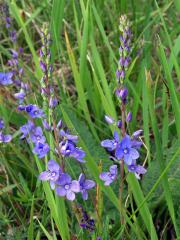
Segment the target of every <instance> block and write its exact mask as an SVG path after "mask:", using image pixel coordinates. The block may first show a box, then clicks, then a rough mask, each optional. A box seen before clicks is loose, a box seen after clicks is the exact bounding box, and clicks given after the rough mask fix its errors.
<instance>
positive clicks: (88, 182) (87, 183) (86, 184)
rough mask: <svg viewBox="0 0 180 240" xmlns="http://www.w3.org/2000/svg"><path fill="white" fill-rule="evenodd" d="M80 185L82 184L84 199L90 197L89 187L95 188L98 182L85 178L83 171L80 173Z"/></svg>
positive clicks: (81, 189)
mask: <svg viewBox="0 0 180 240" xmlns="http://www.w3.org/2000/svg"><path fill="white" fill-rule="evenodd" d="M78 181H79V185H80V191H81V193H82V198H83V199H84V200H87V199H88V191H87V190H89V189H91V188H93V187H94V186H95V185H96V184H95V182H94V181H92V180H89V179H85V176H84V174H83V173H81V174H80V176H79V179H78Z"/></svg>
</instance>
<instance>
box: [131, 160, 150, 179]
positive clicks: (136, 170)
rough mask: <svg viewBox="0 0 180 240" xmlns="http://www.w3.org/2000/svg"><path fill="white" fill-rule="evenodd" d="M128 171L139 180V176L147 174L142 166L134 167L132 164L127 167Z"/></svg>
mask: <svg viewBox="0 0 180 240" xmlns="http://www.w3.org/2000/svg"><path fill="white" fill-rule="evenodd" d="M128 171H129V172H133V173H135V176H136V178H137V179H140V176H139V175H140V174H145V173H146V172H147V170H146V169H145V168H144V167H143V166H140V165H136V164H134V163H133V164H132V165H128Z"/></svg>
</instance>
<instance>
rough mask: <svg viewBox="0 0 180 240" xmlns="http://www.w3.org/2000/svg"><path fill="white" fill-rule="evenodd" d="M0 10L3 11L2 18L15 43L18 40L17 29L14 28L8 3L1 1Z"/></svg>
mask: <svg viewBox="0 0 180 240" xmlns="http://www.w3.org/2000/svg"><path fill="white" fill-rule="evenodd" d="M0 10H1V13H2V20H3V22H4V23H5V24H4V25H5V27H6V29H7V31H8V35H9V37H10V39H11V41H12V42H13V43H15V42H16V39H17V38H16V30H15V29H14V28H13V25H12V19H11V17H10V14H9V7H8V5H7V3H5V2H4V3H1V4H0Z"/></svg>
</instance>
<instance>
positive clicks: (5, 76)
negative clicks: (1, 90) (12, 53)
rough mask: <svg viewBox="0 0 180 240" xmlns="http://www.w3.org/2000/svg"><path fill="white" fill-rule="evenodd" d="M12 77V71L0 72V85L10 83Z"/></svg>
mask: <svg viewBox="0 0 180 240" xmlns="http://www.w3.org/2000/svg"><path fill="white" fill-rule="evenodd" d="M12 77H13V73H12V72H7V73H3V72H0V84H1V85H10V84H12V83H13V80H12Z"/></svg>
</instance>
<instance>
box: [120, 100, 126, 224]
mask: <svg viewBox="0 0 180 240" xmlns="http://www.w3.org/2000/svg"><path fill="white" fill-rule="evenodd" d="M125 112H126V106H125V103H124V102H123V101H122V102H121V116H122V127H121V134H122V137H124V136H125V135H126V128H125V121H126V120H125ZM120 175H121V180H120V186H119V203H120V210H121V224H124V214H123V203H122V200H123V199H122V194H123V185H124V159H123V158H122V159H121V163H120Z"/></svg>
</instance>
